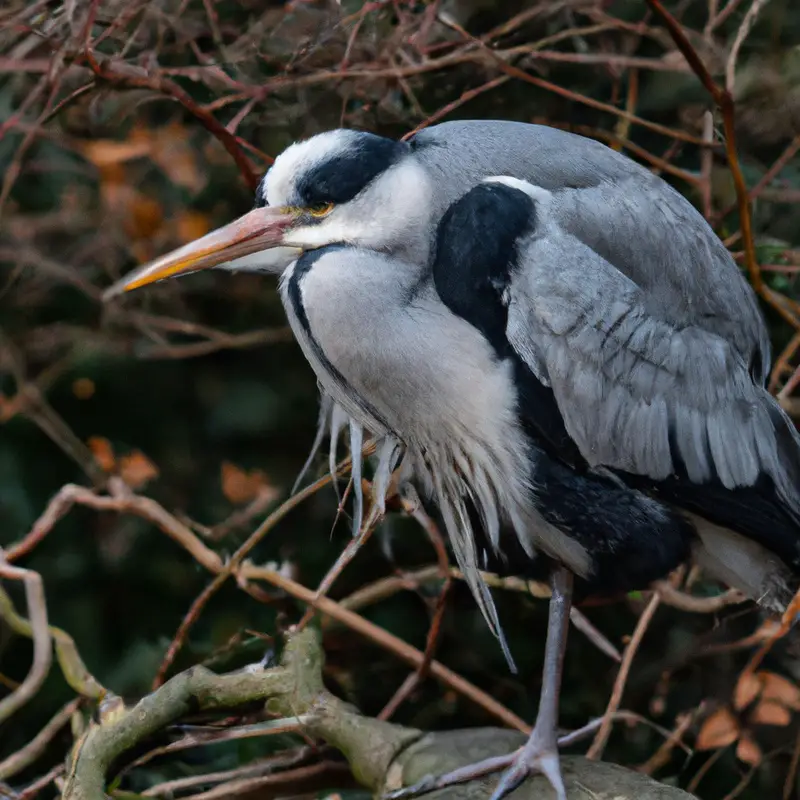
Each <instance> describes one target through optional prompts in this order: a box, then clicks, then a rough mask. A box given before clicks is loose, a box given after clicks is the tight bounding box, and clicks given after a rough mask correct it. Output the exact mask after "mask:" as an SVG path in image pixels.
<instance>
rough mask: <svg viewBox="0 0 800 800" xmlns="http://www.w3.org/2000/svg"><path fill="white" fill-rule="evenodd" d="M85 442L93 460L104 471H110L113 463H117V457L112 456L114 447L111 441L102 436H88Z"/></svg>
mask: <svg viewBox="0 0 800 800" xmlns="http://www.w3.org/2000/svg"><path fill="white" fill-rule="evenodd" d="M87 444H88V445H89V449H90V450H91V451H92V455H93V456H94V460H95V461H96V462H97V463H98V464H99V465H100V466H101V468H102V469H104V470H105V471H106V472H111V471H112V470H113V469H114V465H115V464H116V463H117V459H116V458H115V457H114V448H113V447H112V446H111V442H109V441H108V439H105V438H103V437H102V436H90V437H89V441H88V442H87Z"/></svg>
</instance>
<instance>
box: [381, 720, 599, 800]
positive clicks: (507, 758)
mask: <svg viewBox="0 0 800 800" xmlns="http://www.w3.org/2000/svg"><path fill="white" fill-rule="evenodd" d="M590 727H591V729H594V728H595V727H596V725H595V724H592V725H591V726H586V730H589V729H590ZM583 732H584V729H581V731H580V732H577V731H576V732H575V733H576V734H577V733H580V734H583ZM573 736H574V734H572V735H569V736H566V737H564V738H565V740H571V739H572V738H573ZM549 738H550V737H539V736H535V735H534V736H531V738H530V739H529V740H528V741H527V742H526V743H525V745H523V746H522V747H520V748H519V749H517V750H514V751H513V752H511V753H507V754H506V755H502V756H493V757H491V758H484V759H482V760H481V761H476V762H474V763H472V764H466V765H465V766H463V767H458V769H454V770H453V771H452V772H447V773H445V774H444V775H439V776H433V775H426V776H425V777H424V778H423V779H422V780H421V781H418V782H417V783H415V784H413V785H411V786H405V787H403V788H402V789H396V790H394V791H392V792H387V793H386V794H384V795H383V798H382V800H411V798H414V797H420V796H422V795H425V794H428V793H429V792H434V791H436V790H437V789H446V788H447V787H448V786H455V785H457V784H459V783H469V781H472V780H475V779H476V778H482V777H483V776H484V775H489V774H491V773H493V772H498V771H499V770H501V769H504V770H506V771H505V772H504V773H503V775H502V776H501V777H500V780H499V781H498V783H497V786H496V787H495V789H494V792H492V796H491V798H490V800H501V798H503V797H505V796H506V795H507V794H508V793H509V792H512V791H513V790H514V789H516V788H517V786H519V784H520V783H522V781H524V780H525V778H527V777H528V775H532V774H534V773H536V772H539V773H541V774H542V775H543V776H544V777H545V778H547V780H548V781H549V783H550V785H551V786H552V787H553V789H554V791H555V794H556V800H567V794H566V790H565V789H564V781H563V779H562V777H561V766H560V762H559V757H558V745H557V744H555V745H553V746H550V745H548V744H547V739H549ZM566 743H568V742H567V741H565V742H564V744H566ZM569 743H570V744H571V743H572V742H571V741H569Z"/></svg>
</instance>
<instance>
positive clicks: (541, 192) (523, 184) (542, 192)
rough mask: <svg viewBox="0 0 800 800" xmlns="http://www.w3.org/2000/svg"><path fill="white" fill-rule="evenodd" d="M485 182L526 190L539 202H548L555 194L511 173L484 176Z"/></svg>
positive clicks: (521, 190)
mask: <svg viewBox="0 0 800 800" xmlns="http://www.w3.org/2000/svg"><path fill="white" fill-rule="evenodd" d="M483 183H499V184H501V185H502V186H508V187H509V189H517V190H518V191H520V192H525V194H527V195H528V196H529V197H530V198H531V199H532V200H537V201H538V202H540V203H541V202H547V201H549V200H550V198H551V197H552V196H553V193H552V192H549V191H548V190H547V189H543V188H542V187H541V186H534V185H533V184H532V183H528V181H523V180H520V179H519V178H514V177H512V176H510V175H492V176H491V177H489V178H484V179H483Z"/></svg>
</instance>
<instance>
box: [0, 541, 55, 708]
mask: <svg viewBox="0 0 800 800" xmlns="http://www.w3.org/2000/svg"><path fill="white" fill-rule="evenodd" d="M0 578H6V579H7V580H13V581H22V582H23V584H24V585H25V599H26V601H27V604H28V616H29V619H30V625H31V630H32V638H33V663H32V664H31V668H30V671H29V672H28V674H27V676H26V677H25V680H24V681H22V683H21V684H20V685H19V686H18V687H17V688H16V689H15V690H14V691H13V692H11V694H10V695H8V696H7V697H4V698H3V699H2V700H0V723H2V722H5V721H6V720H7V719H8V718H9V717H10V716H11V715H12V714H14V713H16V712H17V711H19V710H20V708H22V707H23V706H24V705H25V704H26V703H28V702H29V701H30V700H31V698H33V697H34V696H35V695H36V693H37V692H38V691H39V689H40V688H41V685H42V684H43V683H44V679H45V678H46V677H47V674H48V672H50V664H51V663H52V660H53V643H52V639H51V638H50V628H49V627H48V625H47V603H46V602H45V597H44V586H43V584H42V576H41V575H39V573H38V572H33V571H32V570H29V569H22V568H21V567H14V566H12V565H11V564H9V563H7V562H5V561H4V559H3V553H2V551H0Z"/></svg>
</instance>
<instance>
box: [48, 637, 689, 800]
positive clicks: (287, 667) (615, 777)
mask: <svg viewBox="0 0 800 800" xmlns="http://www.w3.org/2000/svg"><path fill="white" fill-rule="evenodd" d="M322 663H323V654H322V647H321V645H320V640H319V634H318V633H317V632H316V631H314V630H313V629H306V630H304V631H301V632H300V633H297V634H295V635H294V636H292V637H291V638H290V639H289V640H288V642H287V644H286V648H285V651H284V654H283V659H282V662H281V665H280V666H278V667H274V668H271V669H266V670H265V669H259V668H249V669H245V670H239V671H237V672H232V673H228V674H224V675H216V674H214V673H213V672H210V671H209V670H207V669H204V668H203V667H193V668H191V669H189V670H186V672H182V673H180V674H178V675H176V676H175V677H173V678H172V679H170V680H169V681H167V682H166V683H165V684H164V685H163V686H161V687H160V688H159V689H157V690H156V691H154V692H152V693H151V694H149V695H147V696H146V697H144V698H142V700H140V701H139V702H138V703H137V704H136V705H135V706H133V707H131V708H126V709H118V710H116V711H115V712H114V713H113V714H110V715H108V716H107V717H106V718H105V719H104V720H102V721H101V722H100V723H99V724H95V725H93V726H92V727H91V728H90V729H89V730H88V731H87V732H86V733H85V734H84V736H82V737H81V739H80V740H79V741H78V743H77V744H76V746H75V749H74V752H73V755H72V763H71V765H70V769H69V771H68V774H67V777H66V782H65V786H64V790H63V794H62V797H63V798H64V800H103V798H104V797H106V794H105V785H106V780H107V773H108V771H109V769H111V767H112V765H113V764H115V763H119V759H120V758H121V757H122V756H124V754H125V753H126V752H127V751H130V750H131V749H132V748H134V747H136V746H137V745H139V744H140V743H142V742H143V741H145V740H146V739H147V738H148V737H150V736H152V735H153V734H155V733H156V732H158V731H159V730H162V729H163V728H164V727H166V726H167V725H170V724H173V723H174V722H176V721H178V720H179V719H180V718H181V717H182V716H184V715H185V714H187V713H188V712H190V711H196V710H197V709H202V710H207V711H212V710H219V711H220V712H223V711H224V712H226V713H227V712H228V711H229V710H230V709H231V708H235V707H236V706H237V705H242V704H245V703H252V702H254V701H263V702H264V703H266V706H267V709H268V710H269V711H271V712H273V713H277V714H279V715H281V716H282V717H284V718H286V720H287V721H288V720H299V721H300V722H301V723H302V724H303V725H304V728H305V732H306V733H307V734H308V735H309V736H311V737H314V738H317V739H321V740H323V741H325V742H327V743H328V744H330V745H332V746H334V747H336V748H337V749H338V750H340V751H341V752H342V753H343V754H344V756H345V758H346V759H347V761H348V763H349V765H350V768H351V770H352V772H353V775H354V776H355V777H356V779H357V780H358V781H359V782H360V783H361V784H362V785H364V786H366V787H367V788H369V789H372V790H374V791H375V792H376V793H378V794H380V793H382V792H384V791H388V790H391V789H397V788H400V787H401V786H406V785H411V784H413V783H416V782H417V781H418V780H420V779H421V778H423V777H425V776H426V775H431V774H433V775H435V774H440V773H443V772H449V771H450V770H452V769H454V768H455V767H458V766H461V765H464V764H468V763H471V762H473V761H477V760H479V759H482V758H485V757H487V756H493V755H501V754H503V753H508V752H510V751H511V750H513V749H514V748H516V747H518V746H519V745H520V744H521V743H522V742H523V741H524V737H523V736H522V735H521V734H520V733H518V732H515V731H509V730H505V729H499V728H477V729H469V730H459V731H446V732H441V733H425V732H423V731H419V730H416V729H413V728H406V727H403V726H401V725H393V724H391V723H388V722H381V721H380V720H376V719H372V718H370V717H365V716H363V715H361V714H360V713H359V712H358V710H357V709H355V708H353V707H352V706H350V705H348V704H347V703H344V702H343V701H341V700H339V699H338V698H337V697H334V696H333V695H332V694H331V693H330V692H328V691H327V690H326V689H325V687H324V686H323V683H322ZM563 769H564V780H565V783H566V787H567V794H568V796H569V800H690V799H691V795H689V794H687V793H686V792H683V791H681V790H679V789H674V788H671V787H668V786H664V785H662V784H659V783H657V782H656V781H654V780H652V779H651V778H648V777H647V776H645V775H641V774H639V773H637V772H632V771H631V770H627V769H625V768H623V767H617V766H614V765H613V764H603V763H600V762H596V761H588V760H586V759H584V758H579V757H574V756H567V757H565V758H564V759H563ZM496 780H497V776H487V777H486V778H483V779H480V780H476V781H472V782H470V783H468V784H464V785H460V786H454V787H450V788H448V789H443V790H440V791H437V792H435V793H431V794H430V795H428V796H429V797H430V798H431V800H433V798H434V796H436V797H438V798H440V800H441V798H448V800H471V798H481V799H482V800H485V798H486V797H487V796H488V792H489V789H490V787H491V786H492V785H493V783H494V782H495V781H496ZM514 797H515V800H527V799H528V798H530V800H550V798H552V797H554V795H553V793H552V790H551V789H550V787H549V784H548V783H547V782H546V781H544V780H543V779H540V778H539V777H531V778H529V779H528V780H527V781H526V782H525V783H524V784H523V785H522V786H520V787H519V788H518V789H517V790H516V792H515V793H514Z"/></svg>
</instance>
